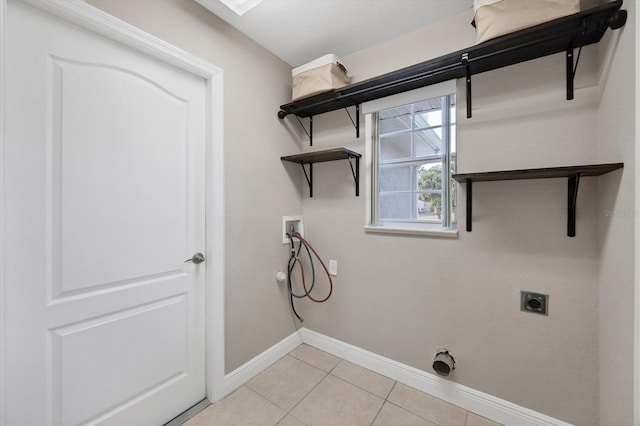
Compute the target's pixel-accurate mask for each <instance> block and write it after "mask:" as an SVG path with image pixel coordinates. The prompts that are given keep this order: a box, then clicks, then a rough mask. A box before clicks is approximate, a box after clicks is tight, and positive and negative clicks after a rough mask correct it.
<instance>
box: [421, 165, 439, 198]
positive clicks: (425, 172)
mask: <svg viewBox="0 0 640 426" xmlns="http://www.w3.org/2000/svg"><path fill="white" fill-rule="evenodd" d="M431 190H442V164H441V163H426V164H423V165H421V166H420V167H419V168H418V191H431Z"/></svg>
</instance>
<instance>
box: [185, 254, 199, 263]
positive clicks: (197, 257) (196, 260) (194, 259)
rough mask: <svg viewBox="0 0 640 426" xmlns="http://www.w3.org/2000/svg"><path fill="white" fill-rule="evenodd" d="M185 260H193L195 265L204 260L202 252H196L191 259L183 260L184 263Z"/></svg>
mask: <svg viewBox="0 0 640 426" xmlns="http://www.w3.org/2000/svg"><path fill="white" fill-rule="evenodd" d="M187 262H193V263H195V264H196V265H197V264H198V263H202V262H204V254H202V253H196V254H194V255H193V256H191V259H187V260H185V261H184V263H187Z"/></svg>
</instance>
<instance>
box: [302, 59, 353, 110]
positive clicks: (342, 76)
mask: <svg viewBox="0 0 640 426" xmlns="http://www.w3.org/2000/svg"><path fill="white" fill-rule="evenodd" d="M317 61H320V62H328V63H324V64H323V65H320V66H315V67H313V68H309V66H308V65H310V64H311V65H315V64H316V63H318V62H317ZM292 74H293V90H292V96H291V99H292V100H293V101H297V100H299V99H303V98H306V97H309V96H313V95H317V94H319V93H322V92H327V91H329V90H333V89H339V88H341V87H344V86H346V85H348V84H349V77H348V76H347V72H346V69H345V68H344V67H343V66H342V65H340V64H339V63H338V62H337V60H336V58H335V56H333V55H327V56H324V57H322V58H320V59H318V60H316V61H313V62H310V63H309V64H307V65H303V66H301V67H298V68H296V69H295V70H293V73H292Z"/></svg>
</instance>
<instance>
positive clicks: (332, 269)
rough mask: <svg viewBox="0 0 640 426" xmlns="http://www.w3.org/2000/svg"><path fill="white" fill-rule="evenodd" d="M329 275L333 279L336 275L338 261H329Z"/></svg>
mask: <svg viewBox="0 0 640 426" xmlns="http://www.w3.org/2000/svg"><path fill="white" fill-rule="evenodd" d="M329 275H331V276H333V277H335V276H336V275H338V261H337V260H330V261H329Z"/></svg>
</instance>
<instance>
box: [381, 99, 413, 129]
mask: <svg viewBox="0 0 640 426" xmlns="http://www.w3.org/2000/svg"><path fill="white" fill-rule="evenodd" d="M378 121H379V124H378V126H379V127H378V133H380V134H381V135H382V134H385V133H391V132H397V131H401V130H410V129H411V105H405V106H401V107H397V108H391V109H386V110H384V111H380V113H379V120H378Z"/></svg>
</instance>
